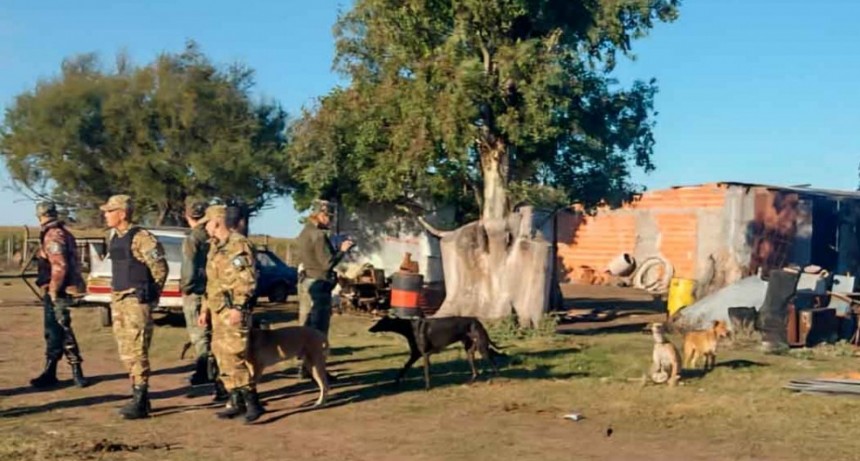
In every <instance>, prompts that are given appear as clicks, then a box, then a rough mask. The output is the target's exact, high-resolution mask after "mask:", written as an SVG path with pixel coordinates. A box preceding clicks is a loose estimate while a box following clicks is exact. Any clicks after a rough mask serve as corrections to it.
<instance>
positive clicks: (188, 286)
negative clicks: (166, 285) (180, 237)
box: [180, 225, 209, 295]
mask: <svg viewBox="0 0 860 461" xmlns="http://www.w3.org/2000/svg"><path fill="white" fill-rule="evenodd" d="M208 253H209V236H208V235H207V234H206V230H205V229H204V228H203V226H202V225H200V226H197V227H195V228H193V229H191V230H189V231H188V234H186V237H185V240H184V241H183V242H182V271H181V272H182V275H181V282H180V289H181V290H182V294H184V295H192V294H195V295H202V294H203V293H204V292H206V256H207V254H208Z"/></svg>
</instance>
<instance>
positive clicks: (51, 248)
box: [46, 242, 63, 255]
mask: <svg viewBox="0 0 860 461" xmlns="http://www.w3.org/2000/svg"><path fill="white" fill-rule="evenodd" d="M46 250H47V252H48V254H52V255H59V254H63V245H61V244H60V243H59V242H51V243H49V244H48V248H47V249H46Z"/></svg>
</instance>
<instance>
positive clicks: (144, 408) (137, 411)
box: [119, 384, 151, 419]
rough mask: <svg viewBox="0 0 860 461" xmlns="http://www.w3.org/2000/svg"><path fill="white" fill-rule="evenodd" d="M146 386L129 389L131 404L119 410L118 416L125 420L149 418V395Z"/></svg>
mask: <svg viewBox="0 0 860 461" xmlns="http://www.w3.org/2000/svg"><path fill="white" fill-rule="evenodd" d="M147 391H148V389H147V386H146V384H141V385H138V386H133V387H132V388H131V392H132V397H131V402H129V403H127V404H126V405H125V406H124V407H122V408H121V409H120V410H119V414H121V415H122V417H123V418H125V419H141V418H146V417H147V416H149V411H150V410H151V408H150V406H149V395H148V392H147Z"/></svg>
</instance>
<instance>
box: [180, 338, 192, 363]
mask: <svg viewBox="0 0 860 461" xmlns="http://www.w3.org/2000/svg"><path fill="white" fill-rule="evenodd" d="M188 349H191V341H188V342H187V343H185V344H183V345H182V353H181V354H179V359H180V360H185V353H186V352H188Z"/></svg>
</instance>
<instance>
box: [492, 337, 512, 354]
mask: <svg viewBox="0 0 860 461" xmlns="http://www.w3.org/2000/svg"><path fill="white" fill-rule="evenodd" d="M488 342H489V344H490V348H489V349H490V353H491V354H493V356H494V357H507V356H508V354H505V353H504V352H502V348H501V347H499V346H498V344H496V343H494V342H493V340H492V339H490V340H488Z"/></svg>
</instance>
